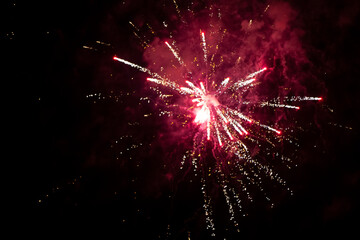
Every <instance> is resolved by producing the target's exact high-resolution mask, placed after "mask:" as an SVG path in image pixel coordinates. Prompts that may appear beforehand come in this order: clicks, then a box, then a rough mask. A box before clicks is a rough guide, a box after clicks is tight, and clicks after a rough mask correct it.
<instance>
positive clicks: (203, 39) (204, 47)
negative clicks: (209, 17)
mask: <svg viewBox="0 0 360 240" xmlns="http://www.w3.org/2000/svg"><path fill="white" fill-rule="evenodd" d="M201 41H202V48H203V52H204V62H205V63H206V62H207V50H206V40H205V32H201Z"/></svg>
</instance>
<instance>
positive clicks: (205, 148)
mask: <svg viewBox="0 0 360 240" xmlns="http://www.w3.org/2000/svg"><path fill="white" fill-rule="evenodd" d="M174 6H175V8H176V11H177V15H178V18H179V24H181V26H182V27H181V28H180V29H182V30H183V31H185V32H184V33H183V32H178V35H176V34H174V33H173V32H171V31H170V32H169V36H168V37H167V38H165V39H164V40H161V39H160V38H159V37H157V36H156V34H155V32H154V30H153V28H152V27H151V26H150V25H149V24H147V28H148V30H150V31H151V33H152V35H153V37H154V38H155V40H154V41H153V42H151V40H149V39H147V38H146V37H145V35H146V34H145V33H143V32H141V30H140V29H139V28H138V27H137V26H135V24H134V23H132V22H129V23H130V25H131V27H133V28H134V34H135V36H136V37H137V38H138V39H139V40H140V43H141V45H142V46H143V48H144V49H145V51H146V52H147V57H148V60H149V61H151V62H150V64H149V66H148V67H143V66H140V65H138V64H136V63H132V62H130V61H128V60H125V59H122V58H120V57H118V56H114V57H113V59H114V60H115V61H118V62H120V63H123V64H126V65H128V66H130V67H133V68H136V69H138V70H139V71H141V72H144V73H146V74H148V75H149V76H150V77H148V78H147V81H148V82H149V87H150V88H151V89H152V90H154V91H155V92H156V94H157V95H158V96H159V100H161V101H162V103H163V105H164V106H166V108H167V113H168V115H169V116H172V117H173V116H176V118H177V120H178V121H181V123H182V126H183V127H186V128H187V129H192V130H189V133H191V135H192V136H191V138H192V145H193V147H192V149H190V150H187V151H186V152H185V153H184V154H183V156H182V158H180V157H179V159H181V161H180V162H181V164H179V168H180V169H183V168H184V167H185V166H186V165H187V163H189V164H191V166H192V168H193V170H194V172H195V175H196V176H200V181H201V184H202V187H201V191H202V194H203V199H204V205H203V208H204V211H205V217H206V222H207V228H208V229H210V230H211V235H212V236H215V224H214V220H213V217H212V216H213V210H212V204H211V202H212V198H211V196H210V194H209V190H210V189H212V188H213V185H214V184H215V185H217V186H220V187H221V191H222V192H223V195H224V198H225V201H226V204H227V205H228V213H229V216H230V220H231V221H232V222H233V223H234V225H235V226H236V227H238V222H237V220H236V215H237V213H241V212H243V208H244V207H243V204H244V202H245V201H248V202H252V201H253V196H252V195H253V194H252V193H251V191H253V189H254V187H255V188H256V189H258V191H260V192H261V193H262V195H263V196H264V197H265V199H266V200H267V201H269V202H271V199H270V196H269V195H268V194H267V193H266V191H265V187H264V186H265V184H264V179H266V178H268V179H270V180H272V181H275V182H277V183H279V184H280V185H281V186H283V188H284V189H286V190H288V191H289V192H290V194H292V191H291V190H290V188H288V187H287V186H286V181H285V180H284V179H283V178H282V177H280V176H279V174H278V173H276V172H275V171H274V170H273V167H272V165H271V163H270V160H273V159H279V160H280V161H281V162H282V163H284V164H285V165H286V166H288V167H289V168H291V167H290V166H289V165H290V163H291V159H290V158H289V157H287V156H285V155H284V154H282V152H281V148H282V146H283V145H284V142H286V141H287V142H290V143H292V144H293V141H294V139H293V138H292V137H291V136H289V135H288V132H290V131H288V130H289V129H290V128H289V127H282V128H281V127H279V126H278V125H279V124H278V121H277V120H276V119H274V116H273V115H274V114H265V115H264V114H263V115H261V114H259V111H258V110H257V109H265V111H266V109H275V110H274V111H273V112H276V111H277V110H276V109H280V111H279V112H280V113H281V114H291V113H288V112H285V111H296V110H299V109H300V106H299V104H297V105H295V103H299V102H301V101H321V100H322V98H321V97H309V96H293V95H290V94H289V93H287V94H281V95H280V94H279V95H280V96H279V95H278V96H275V97H273V96H274V94H273V93H271V94H269V95H268V96H267V95H265V96H261V94H259V88H261V87H262V81H266V76H267V75H269V74H271V72H272V71H273V69H274V68H268V67H267V66H265V64H263V63H262V62H263V61H262V59H258V60H257V61H255V62H252V63H251V64H247V67H246V68H244V67H243V68H241V67H240V66H239V65H240V64H241V57H242V56H237V57H236V58H235V59H236V61H234V62H225V60H224V59H225V58H226V57H225V56H223V55H222V52H223V51H222V47H223V46H224V45H225V44H224V42H228V41H227V40H226V38H227V37H228V34H227V30H226V28H224V27H222V26H221V25H220V24H219V22H221V13H220V12H221V11H220V9H216V8H210V10H209V12H210V13H209V14H208V17H209V19H210V24H209V25H210V27H208V30H207V31H206V32H208V33H209V38H210V41H209V42H210V43H208V41H207V37H208V36H207V34H206V33H205V31H204V30H202V29H197V30H196V29H195V28H194V27H191V24H189V22H191V19H193V18H194V17H193V16H195V15H196V13H195V12H194V11H191V10H189V11H190V13H191V14H190V15H191V16H192V18H190V17H188V18H186V17H185V14H182V13H181V12H180V10H179V7H178V5H177V3H176V2H175V1H174ZM269 7H270V5H267V6H266V8H265V9H264V12H266V11H267V10H268V9H269ZM252 24H256V23H254V22H253V20H250V21H249V22H248V27H251V25H252ZM163 26H164V27H165V28H167V27H168V24H167V23H166V22H165V21H164V22H163ZM186 31H187V32H186ZM196 31H198V33H196ZM180 34H181V35H180ZM189 35H191V38H190V39H189V40H188V41H186V40H185V42H189V43H191V44H190V45H188V44H186V45H184V44H181V46H180V45H177V43H178V42H181V41H183V42H184V40H181V39H183V38H184V36H189ZM142 36H144V37H142ZM194 36H196V37H194ZM164 49H166V51H167V52H165V50H164ZM236 50H237V49H236V48H235V49H232V48H231V52H232V54H233V55H235V54H236ZM183 52H184V53H186V54H185V55H186V56H185V57H183V55H182V53H183ZM189 52H191V54H189ZM224 52H226V51H224ZM190 55H191V56H190ZM159 59H162V60H159ZM227 66H231V67H227ZM256 68H257V69H256ZM234 69H235V71H236V73H234ZM240 69H241V70H240ZM250 69H255V70H254V71H250ZM224 73H225V74H227V75H222V74H224ZM172 98H173V99H174V100H171V99H172ZM179 99H180V100H179ZM179 116H181V117H179ZM259 116H261V117H259ZM184 119H185V120H184ZM288 125H289V124H288ZM194 130H195V131H194ZM192 133H193V134H192ZM295 145H296V144H295ZM269 156H272V157H269ZM214 182H215V183H214ZM209 185H211V186H209ZM271 205H273V203H272V204H271ZM242 214H243V215H245V214H244V213H242Z"/></svg>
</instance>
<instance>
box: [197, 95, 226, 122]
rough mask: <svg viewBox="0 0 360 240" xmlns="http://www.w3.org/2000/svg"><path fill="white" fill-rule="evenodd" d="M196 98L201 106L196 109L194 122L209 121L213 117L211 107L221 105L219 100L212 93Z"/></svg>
mask: <svg viewBox="0 0 360 240" xmlns="http://www.w3.org/2000/svg"><path fill="white" fill-rule="evenodd" d="M194 100H196V101H197V102H199V103H198V104H197V106H198V107H200V106H201V108H198V109H196V110H195V114H196V117H195V120H194V122H195V123H198V124H203V123H205V122H209V121H210V118H211V114H210V109H211V107H212V106H214V107H217V106H218V105H220V103H219V102H218V100H217V99H216V98H215V97H214V96H212V95H203V96H201V98H196V99H194Z"/></svg>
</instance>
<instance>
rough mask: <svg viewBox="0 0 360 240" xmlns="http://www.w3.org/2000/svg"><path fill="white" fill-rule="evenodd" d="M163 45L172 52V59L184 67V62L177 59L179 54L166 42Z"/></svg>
mask: <svg viewBox="0 0 360 240" xmlns="http://www.w3.org/2000/svg"><path fill="white" fill-rule="evenodd" d="M165 44H166V46H168V48H169V49H170V51H171V52H172V54H173V55H174V57H175V58H176V59H177V60H178V61H179V63H180V65H184V62H183V61H182V60H181V58H180V57H179V54H178V53H177V52H176V51H175V49H174V48H173V47H171V45H170V44H169V43H168V42H167V41H166V42H165Z"/></svg>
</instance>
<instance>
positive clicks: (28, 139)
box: [0, 0, 360, 239]
mask: <svg viewBox="0 0 360 240" xmlns="http://www.w3.org/2000/svg"><path fill="white" fill-rule="evenodd" d="M178 2H179V7H180V10H181V11H182V10H184V9H185V6H187V5H186V3H184V2H182V1H178ZM186 2H187V1H186ZM195 2H196V4H195V5H196V9H197V10H198V11H201V9H202V8H205V7H206V6H209V5H210V3H206V1H204V2H202V1H195ZM230 2H231V3H230ZM284 2H286V1H270V2H269V3H267V2H266V1H261V0H258V1H229V2H224V3H221V2H220V3H218V6H222V7H225V6H227V5H229V6H230V4H232V5H231V6H241V7H239V9H241V13H239V14H244V15H246V14H249V15H251V14H253V12H252V11H253V9H255V8H256V7H255V6H258V5H260V4H264V5H265V6H266V4H270V6H272V5H274V6H291V9H292V10H291V11H293V12H295V13H296V14H295V15H296V17H295V18H294V19H292V21H291V22H286V24H288V25H289V26H290V25H291V24H292V25H291V26H294V29H295V26H296V29H301V33H302V34H301V37H300V38H299V39H300V42H299V43H300V44H299V45H301V48H302V49H303V50H304V53H305V56H306V59H307V60H306V61H308V62H309V63H310V64H308V66H310V67H308V68H304V70H303V74H305V73H308V72H311V79H312V80H311V82H306V81H305V82H304V83H303V86H307V87H308V89H309V90H308V91H309V92H310V93H316V94H321V95H322V97H323V99H324V101H323V103H321V104H320V105H321V106H317V107H311V106H308V108H306V109H305V110H304V114H305V113H310V118H306V117H303V118H302V119H303V120H302V121H304V122H305V123H304V126H305V127H308V126H311V127H308V130H305V131H304V132H303V133H300V134H299V135H300V139H301V145H302V147H301V150H300V151H299V154H298V156H297V157H298V159H297V160H296V162H297V164H298V167H297V168H294V169H292V170H289V171H285V172H282V174H283V176H284V178H285V179H287V181H288V184H289V186H290V187H291V188H292V189H293V190H294V195H293V196H288V195H286V196H278V197H276V198H275V199H276V200H278V202H276V205H275V207H274V208H269V207H268V206H266V205H264V204H263V203H262V201H261V200H259V201H258V202H256V201H255V203H254V204H253V205H252V206H249V208H248V210H247V213H248V216H247V217H241V218H239V225H240V230H241V231H240V233H237V232H236V231H235V229H234V228H233V227H232V225H231V222H230V221H229V220H228V216H227V215H226V212H227V209H226V205H224V204H218V206H217V207H216V210H215V217H214V218H215V222H216V224H217V236H218V238H219V239H224V238H226V239H240V237H243V239H250V238H252V239H253V238H257V237H276V236H279V237H280V236H285V237H286V236H289V237H290V236H298V235H304V236H313V235H312V234H317V235H319V236H331V235H332V234H333V233H341V234H351V233H357V228H358V227H359V223H360V222H359V218H358V216H359V214H360V211H359V201H360V197H359V196H360V194H359V190H360V189H359V186H360V185H359V184H360V168H359V166H360V165H359V156H360V155H359V147H360V146H359V140H358V136H359V135H358V133H359V126H358V122H359V121H360V115H359V107H358V106H359V104H360V98H359V93H360V88H359V76H360V75H359V74H360V72H359V71H360V68H359V66H360V60H359V59H360V58H359V57H358V56H359V54H360V49H359V42H360V39H359V36H360V35H359V31H360V22H359V20H360V3H359V2H358V1H357V0H343V1H331V3H330V1H325V0H303V1H288V2H289V3H290V4H288V5H286V4H285V5H284ZM0 6H1V7H0V11H1V14H0V18H1V23H0V26H1V28H0V42H1V48H2V49H3V50H2V52H3V53H4V54H2V55H3V61H2V62H3V64H2V66H3V67H4V72H3V74H2V81H3V83H6V84H4V85H3V86H4V87H3V91H4V92H5V95H4V96H6V100H4V101H3V104H4V105H6V106H10V107H8V108H9V110H10V111H9V114H7V115H5V116H3V117H4V118H9V119H14V120H10V126H12V127H10V131H11V132H12V133H11V134H10V137H9V138H8V139H9V140H8V144H7V145H10V147H9V148H8V149H7V150H9V151H11V153H10V154H9V155H6V154H4V157H3V161H5V162H7V163H10V165H11V166H12V167H11V169H13V170H14V171H10V172H11V174H10V176H9V177H7V179H6V180H5V181H4V182H3V183H5V185H7V187H8V188H9V189H10V190H11V193H10V194H9V196H11V197H10V198H9V199H10V202H11V203H9V206H11V207H9V208H8V209H10V210H11V211H10V214H9V215H8V216H7V218H8V223H9V224H10V225H11V226H15V227H16V229H27V228H29V229H31V233H33V234H34V236H39V235H42V234H43V233H44V231H45V230H46V231H49V230H50V231H53V233H55V232H59V233H62V234H70V233H76V234H79V236H91V235H92V234H93V233H100V234H105V235H106V234H111V235H112V236H114V237H115V238H117V239H188V238H189V239H208V238H210V237H209V232H208V231H206V230H205V229H206V224H205V217H204V211H203V208H202V203H203V202H202V196H201V192H200V190H199V189H200V184H199V182H198V180H197V178H196V177H194V176H191V174H189V175H186V176H182V175H181V172H180V171H179V170H178V168H177V167H176V166H177V165H176V164H173V162H174V161H179V160H177V157H179V155H177V152H180V151H182V150H184V149H186V147H187V144H188V143H187V144H183V145H182V144H178V143H177V142H176V141H171V140H169V139H171V138H174V137H175V135H176V134H175V132H174V131H169V128H170V127H169V126H168V125H166V124H163V123H164V121H163V120H161V119H162V118H161V117H155V116H154V117H149V118H144V115H145V114H148V113H150V112H154V111H155V110H156V109H155V106H154V105H153V104H148V103H147V101H146V100H143V101H142V104H141V105H139V104H138V103H139V98H140V97H147V96H149V95H148V94H149V92H150V91H149V90H148V89H147V87H148V85H146V84H145V79H146V77H147V75H146V74H144V73H140V72H139V71H137V70H136V69H133V68H131V67H128V66H125V65H123V64H121V63H118V62H115V61H113V56H114V55H118V56H121V57H122V58H124V59H128V60H131V61H132V62H135V63H137V64H139V65H142V66H146V65H147V62H146V58H147V57H148V56H145V57H143V54H144V50H143V49H142V47H141V44H139V42H138V41H137V39H136V37H135V36H134V34H133V28H131V26H130V25H129V21H132V22H134V24H136V25H138V26H145V24H146V23H149V24H151V26H153V27H154V29H161V27H162V25H161V24H162V22H161V21H162V19H166V20H167V21H168V22H169V24H170V25H171V24H172V23H171V22H176V21H175V20H174V19H173V18H174V16H176V10H175V8H174V5H173V1H171V0H160V1H154V0H151V1H144V0H135V1H128V0H124V1H115V0H112V1H97V0H87V1H82V0H81V1H67V0H62V1H57V0H54V1H15V0H13V1H2V2H1V5H0ZM229 9H230V8H229ZM229 9H228V10H229ZM244 9H248V10H249V11H248V12H246V11H245V10H244ZM274 9H275V8H274ZM277 10H278V11H277V13H280V15H281V11H282V10H284V9H283V8H280V7H279V8H278V9H277ZM285 10H286V9H285ZM285 10H284V11H285ZM239 12H240V10H239ZM284 14H285V13H284ZM280 15H279V16H280ZM278 19H280V20H279V21H280V22H279V23H276V21H275V23H274V26H275V28H276V27H277V26H281V18H278ZM231 20H232V19H229V18H226V17H224V22H225V23H226V21H228V24H229V26H230V27H229V28H231V27H233V29H234V27H235V26H238V25H240V23H239V24H237V23H236V20H234V21H233V22H231ZM277 24H278V25H277ZM170 27H173V26H170ZM292 29H293V28H292ZM233 31H235V30H233ZM165 36H166V34H165V33H164V32H161V31H159V35H158V37H160V38H163V37H165ZM299 36H300V35H299ZM274 64H275V63H274ZM280 64H281V63H280ZM275 65H276V64H275ZM303 76H305V75H301V77H303ZM314 79H315V80H314ZM8 84H10V86H11V87H10V89H8V88H7V87H5V86H7V85H8ZM314 89H315V90H314ZM150 96H151V94H150ZM9 115H10V116H9ZM309 124H310V125H309ZM4 128H5V131H7V130H8V129H6V128H7V126H4ZM169 132H170V133H169ZM167 133H169V134H167ZM180 135H181V134H180ZM180 138H181V136H180ZM166 143H167V144H166ZM174 149H177V151H176V152H175V151H174ZM5 156H6V157H5ZM180 156H181V155H180ZM3 171H4V172H7V171H8V170H7V169H6V168H5V167H4V169H3ZM15 182H16V184H15ZM290 238H291V237H290ZM105 239H106V238H105Z"/></svg>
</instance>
